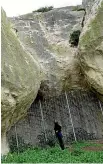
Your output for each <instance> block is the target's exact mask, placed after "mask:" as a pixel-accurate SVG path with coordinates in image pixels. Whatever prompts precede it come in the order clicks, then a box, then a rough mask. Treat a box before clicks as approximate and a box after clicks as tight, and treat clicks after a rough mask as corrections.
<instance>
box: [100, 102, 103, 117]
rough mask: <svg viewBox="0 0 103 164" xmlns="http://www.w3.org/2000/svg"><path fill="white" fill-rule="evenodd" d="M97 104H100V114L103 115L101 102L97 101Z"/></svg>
mask: <svg viewBox="0 0 103 164" xmlns="http://www.w3.org/2000/svg"><path fill="white" fill-rule="evenodd" d="M99 106H100V110H101V112H102V115H103V109H102V105H101V102H100V101H99Z"/></svg>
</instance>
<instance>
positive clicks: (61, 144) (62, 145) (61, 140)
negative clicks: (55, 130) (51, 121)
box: [58, 137, 64, 150]
mask: <svg viewBox="0 0 103 164" xmlns="http://www.w3.org/2000/svg"><path fill="white" fill-rule="evenodd" d="M58 140H59V145H60V147H61V149H62V150H64V143H63V139H62V137H58Z"/></svg>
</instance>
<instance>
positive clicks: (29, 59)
mask: <svg viewBox="0 0 103 164" xmlns="http://www.w3.org/2000/svg"><path fill="white" fill-rule="evenodd" d="M1 40H2V43H1V54H2V56H1V60H2V65H1V84H2V85H1V93H2V94H1V106H2V110H1V117H2V124H1V129H2V140H1V145H2V154H6V153H7V152H8V144H7V141H6V131H7V130H9V129H10V127H11V126H12V125H13V124H14V123H15V122H17V121H18V120H19V119H21V118H22V117H23V116H24V115H25V114H26V111H27V109H28V108H29V107H30V105H31V103H32V101H33V100H34V99H35V97H36V95H37V92H38V89H39V87H40V81H41V69H40V65H39V64H38V62H37V61H36V60H35V59H34V58H33V56H31V54H29V53H27V52H26V51H25V48H24V47H23V46H22V44H21V42H20V41H19V40H18V38H17V36H16V34H15V32H14V31H13V30H12V29H11V24H10V22H9V21H8V19H7V17H6V14H5V12H4V11H3V9H2V12H1Z"/></svg>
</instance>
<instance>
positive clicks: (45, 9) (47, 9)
mask: <svg viewBox="0 0 103 164" xmlns="http://www.w3.org/2000/svg"><path fill="white" fill-rule="evenodd" d="M52 9H53V6H49V7H41V8H39V9H38V10H35V11H34V12H42V13H44V12H48V11H50V10H52Z"/></svg>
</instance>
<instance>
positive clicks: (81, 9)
mask: <svg viewBox="0 0 103 164" xmlns="http://www.w3.org/2000/svg"><path fill="white" fill-rule="evenodd" d="M72 11H85V8H81V7H80V6H74V7H73V9H72Z"/></svg>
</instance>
